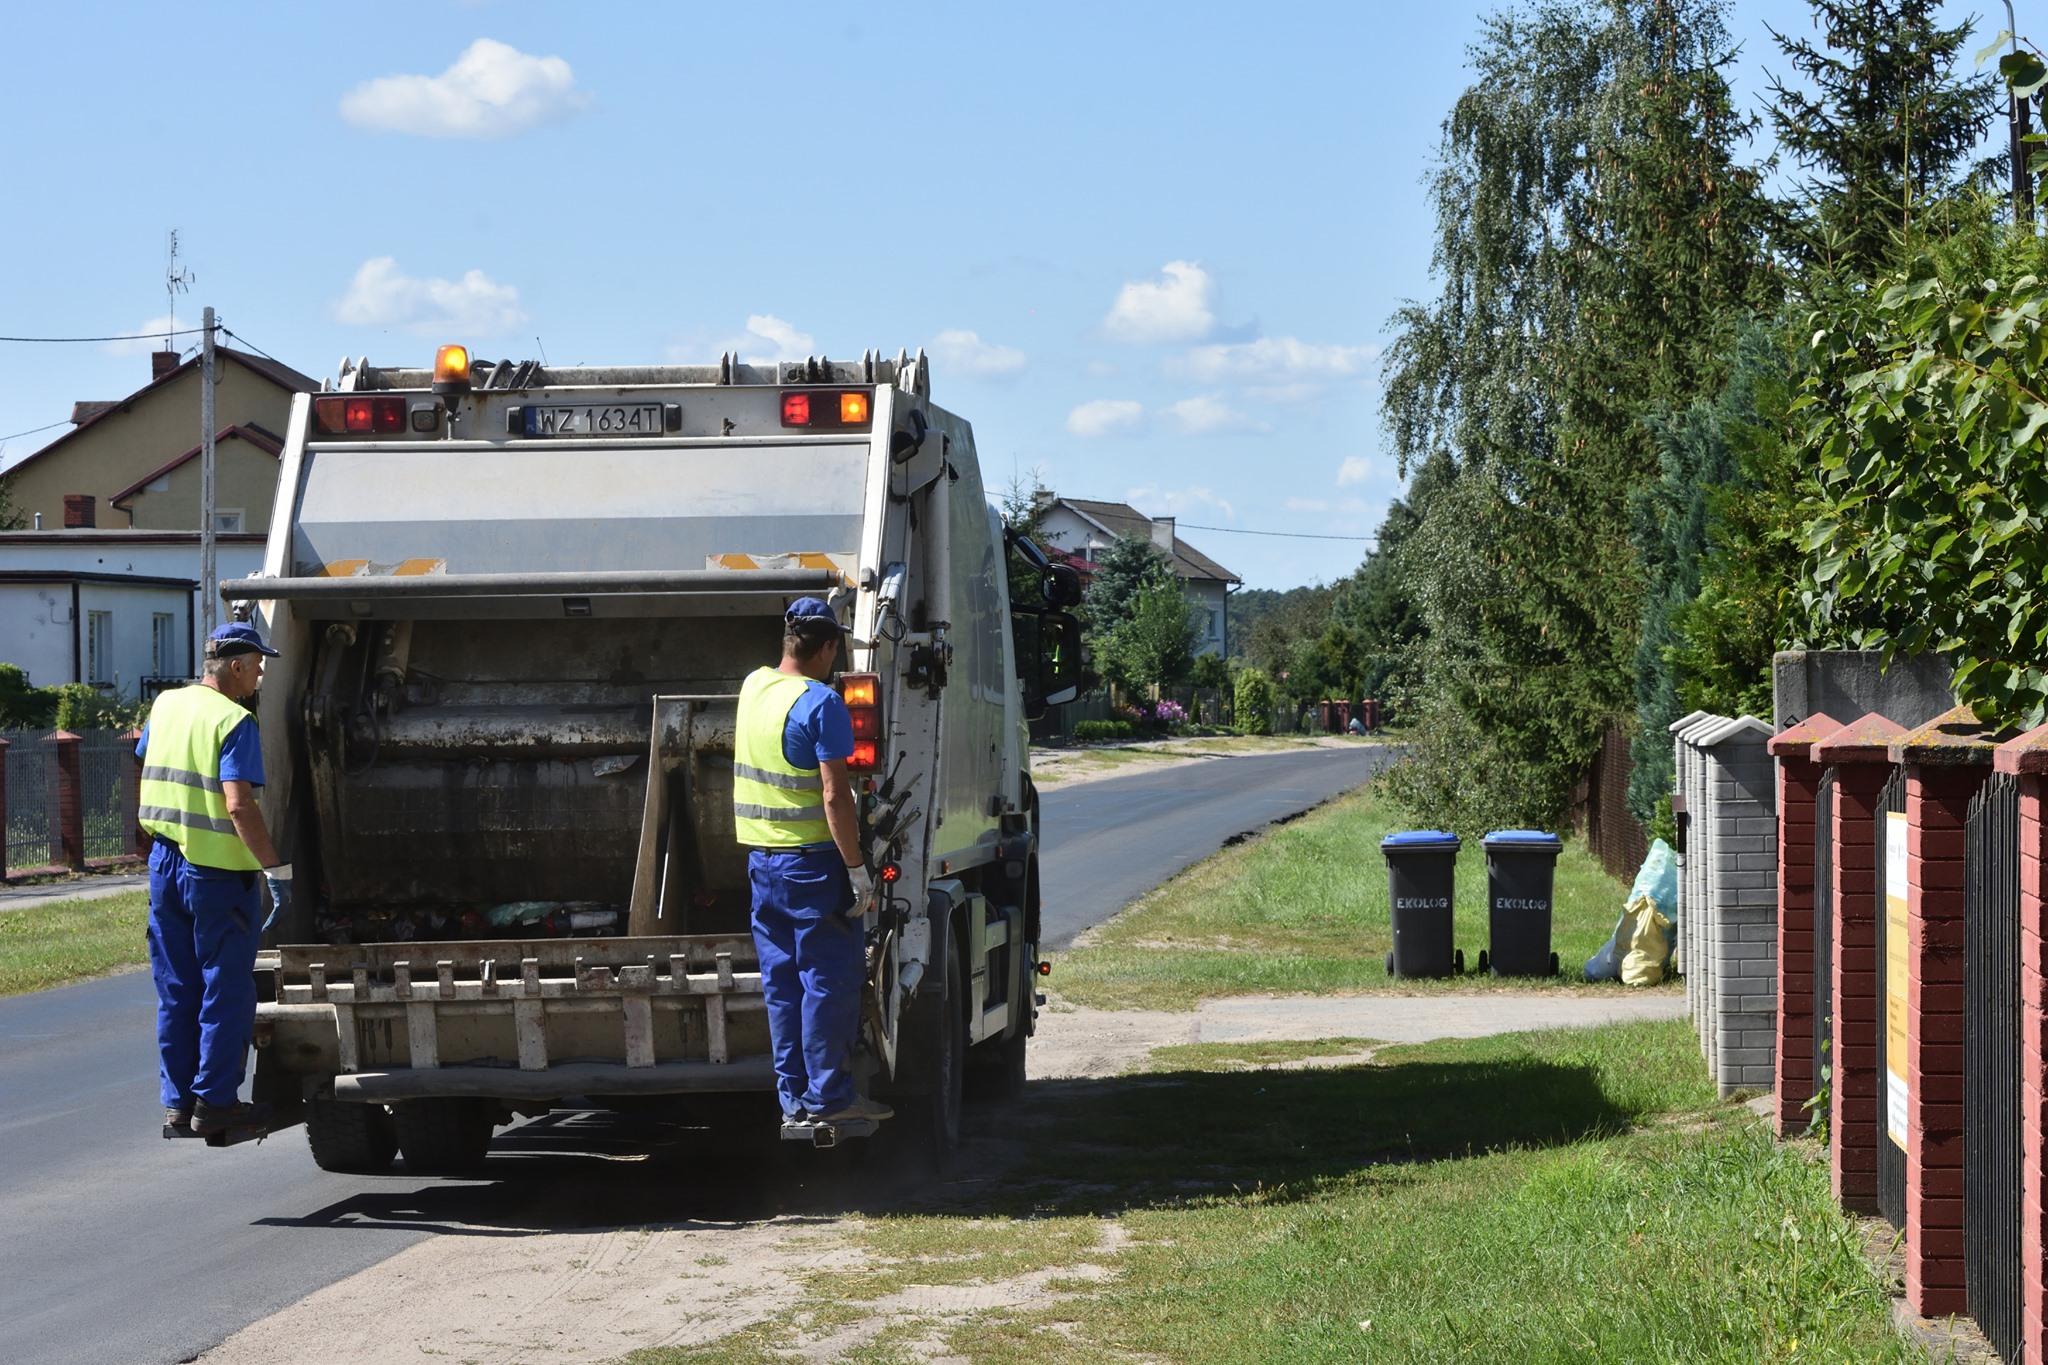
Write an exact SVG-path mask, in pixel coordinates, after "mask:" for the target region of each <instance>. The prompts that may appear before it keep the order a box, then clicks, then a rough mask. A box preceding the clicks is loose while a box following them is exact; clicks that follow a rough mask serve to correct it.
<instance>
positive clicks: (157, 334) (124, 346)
mask: <svg viewBox="0 0 2048 1365" xmlns="http://www.w3.org/2000/svg"><path fill="white" fill-rule="evenodd" d="M199 319H200V312H199V310H198V309H197V308H194V309H193V310H192V311H191V312H190V313H187V314H186V315H185V316H184V317H182V318H178V319H177V320H176V321H173V320H172V319H171V318H170V317H169V316H165V317H160V318H151V319H150V320H149V321H148V322H145V323H143V324H142V325H141V326H140V327H137V328H136V329H135V332H134V334H133V335H132V336H127V337H123V338H122V339H121V340H119V341H103V342H101V343H100V350H101V352H102V353H104V354H106V355H141V354H142V353H143V352H144V351H161V350H162V349H163V348H164V334H165V333H166V332H170V331H174V330H175V331H180V332H182V331H185V330H186V329H188V328H192V327H197V326H198V325H199ZM199 341H200V338H199V337H196V336H182V337H172V338H171V339H170V344H171V345H172V346H174V347H176V348H177V349H178V350H180V351H182V350H184V349H185V348H186V347H188V346H196V345H198V344H199Z"/></svg>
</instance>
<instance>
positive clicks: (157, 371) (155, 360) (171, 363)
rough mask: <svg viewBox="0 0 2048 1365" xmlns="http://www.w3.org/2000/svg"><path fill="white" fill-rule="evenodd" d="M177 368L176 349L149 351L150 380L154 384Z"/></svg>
mask: <svg viewBox="0 0 2048 1365" xmlns="http://www.w3.org/2000/svg"><path fill="white" fill-rule="evenodd" d="M177 368H178V353H177V352H176V351H151V352H150V353H149V380H150V382H151V383H152V384H153V383H155V382H156V381H157V380H159V379H162V378H163V377H164V376H165V375H167V374H169V373H170V372H171V371H172V370H175V369H177Z"/></svg>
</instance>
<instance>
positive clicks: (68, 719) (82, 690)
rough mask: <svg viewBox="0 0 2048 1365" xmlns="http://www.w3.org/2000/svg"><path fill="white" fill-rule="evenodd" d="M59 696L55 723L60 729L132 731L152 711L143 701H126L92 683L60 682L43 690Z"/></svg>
mask: <svg viewBox="0 0 2048 1365" xmlns="http://www.w3.org/2000/svg"><path fill="white" fill-rule="evenodd" d="M43 690H44V691H47V692H54V693H56V696H57V710H56V716H55V718H54V721H53V723H54V724H55V725H56V727H57V728H58V729H59V730H132V729H134V728H135V727H137V726H139V725H141V724H142V720H143V717H144V716H146V715H148V714H149V708H148V706H146V705H144V704H143V703H142V702H139V701H122V700H121V699H120V698H119V697H116V696H110V695H108V694H107V693H105V692H102V691H100V690H99V689H98V688H97V687H94V686H93V685H92V684H90V683H59V684H58V685H57V686H56V687H53V688H45V689H43Z"/></svg>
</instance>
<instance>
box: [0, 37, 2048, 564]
mask: <svg viewBox="0 0 2048 1365" xmlns="http://www.w3.org/2000/svg"><path fill="white" fill-rule="evenodd" d="M1491 8H1493V6H1491V5H1474V4H1467V3H1439V4H1435V5H1414V4H1383V3H1379V2H1378V0H1370V2H1361V3H1352V4H1342V5H1338V4H1309V3H1298V4H1294V5H1283V6H1253V7H1248V6H1244V5H1241V4H1208V3H1180V4H1174V5H1166V4H1142V5H1141V4H1102V3H1096V4H1087V5H1067V4H1040V5H1033V6H1029V7H1024V6H1010V7H998V6H989V5H965V4H961V5H925V4H917V3H900V4H894V5H889V6H882V7H872V8H865V9H858V10H856V9H854V8H852V7H846V6H834V7H826V6H817V5H811V4H806V3H791V4H785V5H782V6H773V7H771V6H761V5H752V6H731V5H718V6H711V5H706V6H698V5H694V4H680V3H678V4H583V5H575V6H562V5H560V4H545V5H544V4H528V3H517V2H515V0H506V2H505V3H433V2H432V0H424V2H422V3H414V4H407V5H398V4H383V3H375V2H374V0H371V2H368V3H360V4H356V5H352V6H344V7H342V8H339V9H336V8H333V7H326V8H320V7H313V6H305V5H277V4H253V3H252V4H228V3H221V4H209V5H205V6H187V7H171V6H164V5H161V4H149V5H139V4H138V5H127V4H118V5H116V4H109V5H71V6H58V5H36V6H17V7H15V8H14V9H12V10H11V11H10V14H9V19H8V39H9V47H10V49H11V50H12V51H14V52H15V53H17V54H20V53H33V54H35V58H34V60H33V61H20V62H17V63H15V64H14V66H13V69H11V70H10V72H9V77H8V80H7V81H6V82H5V84H4V86H0V118H4V120H5V123H6V126H8V127H9V128H11V129H13V130H15V131H14V134H13V136H12V137H11V138H10V141H9V162H10V170H11V176H10V179H11V181H12V183H13V185H14V186H15V188H16V191H17V193H16V196H15V201H14V204H13V208H12V212H10V213H7V214H5V215H0V260H4V262H5V268H4V269H0V334H6V335H33V336H44V335H98V334H104V333H127V332H132V331H138V330H142V329H145V328H160V327H161V326H162V325H163V323H162V319H163V318H164V317H165V316H166V312H167V307H166V295H165V290H164V274H165V265H166V261H165V248H166V236H167V232H168V230H169V229H171V228H176V229H178V231H179V237H180V243H181V247H180V258H181V262H182V264H184V265H185V266H186V267H187V268H189V269H190V271H191V272H192V273H193V274H194V276H196V280H195V282H194V283H193V285H192V287H191V289H190V292H189V293H187V294H185V295H183V296H182V297H180V298H179V299H178V301H177V316H178V319H179V325H181V326H190V325H193V324H194V323H196V321H197V319H198V317H199V310H200V308H201V307H202V306H203V305H205V304H212V305H213V306H214V307H215V308H216V309H218V310H219V312H220V314H221V317H222V320H223V321H224V322H225V324H226V325H227V326H228V327H229V328H231V329H233V330H234V331H235V332H237V333H238V334H240V335H241V336H243V337H245V338H246V339H247V340H248V341H249V342H251V343H253V344H254V345H256V346H259V347H261V348H262V349H264V350H266V351H268V352H269V353H271V354H272V355H275V356H276V357H278V358H279V359H281V360H283V361H285V362H286V363H288V364H291V365H294V366H296V367H297V368H299V369H301V370H304V371H305V372H307V373H308V374H311V375H313V376H314V377H315V378H320V377H324V376H327V375H331V374H332V373H333V372H334V369H335V365H336V362H337V361H338V360H339V358H340V357H341V356H343V355H344V354H347V355H359V354H367V355H368V356H369V357H370V358H371V360H372V361H373V362H378V363H397V362H408V363H424V362H425V361H426V360H427V359H429V358H430V357H431V354H432V350H433V347H434V345H435V344H436V343H438V342H442V341H464V342H468V343H470V344H471V345H473V346H474V347H476V348H477V349H478V350H479V351H480V352H481V353H483V354H486V355H490V356H494V357H495V356H500V355H502V356H509V357H513V358H525V357H528V356H531V355H535V354H538V353H539V352H541V351H543V350H544V352H545V354H546V356H547V358H548V359H550V360H552V361H554V362H555V363H557V364H561V363H578V362H598V361H618V362H635V361H640V362H644V361H649V360H659V359H674V360H695V361H703V360H711V359H715V358H716V357H717V355H718V354H719V353H720V352H721V351H723V350H727V349H734V350H737V351H739V352H740V353H741V354H742V355H744V356H747V357H773V356H778V355H803V354H806V353H823V354H827V355H831V356H835V357H847V356H856V355H858V354H859V353H860V352H861V351H862V350H863V349H864V348H867V347H871V346H872V347H878V348H881V349H883V350H885V351H888V352H891V353H893V352H894V351H895V350H896V349H897V348H898V347H910V348H915V347H917V346H924V347H925V348H926V349H927V350H929V351H930V352H931V353H932V355H933V361H934V363H933V395H934V397H935V398H936V399H937V401H939V402H940V403H941V404H943V405H945V406H947V407H949V408H951V409H953V410H955V411H957V412H960V413H961V414H963V415H964V416H966V417H968V418H969V419H970V420H971V421H973V423H974V425H975V431H976V438H977V443H978V445H979V448H980V451H981V457H982V462H983V466H984V470H985V473H986V476H987V478H988V480H989V483H990V485H991V486H992V487H996V488H1000V487H1001V486H1002V485H1003V484H1005V483H1006V482H1007V481H1009V480H1010V479H1011V478H1012V477H1013V474H1014V475H1019V476H1022V477H1025V478H1027V479H1028V478H1029V477H1030V476H1031V474H1032V472H1033V471H1040V472H1042V474H1043V476H1044V478H1045V480H1046V482H1047V483H1048V484H1049V485H1050V486H1052V487H1053V488H1055V489H1057V490H1058V491H1060V492H1062V493H1066V494H1070V495H1072V496H1076V497H1091V498H1108V499H1119V500H1125V501H1129V502H1132V503H1134V504H1135V505H1136V506H1137V507H1138V508H1139V509H1140V510H1142V511H1145V512H1147V513H1150V514H1152V515H1177V516H1178V517H1180V518H1181V520H1182V522H1183V523H1184V524H1185V525H1187V526H1189V527H1190V528H1192V527H1195V526H1214V527H1222V528H1234V529H1235V530H1259V531H1286V532H1294V533H1298V534H1304V535H1321V536H1366V535H1369V534H1370V533H1371V532H1372V530H1373V529H1374V528H1375V527H1376V525H1377V524H1378V521H1379V518H1380V515H1381V513H1382V511H1383V510H1384V508H1385V506H1386V503H1387V501H1388V499H1389V498H1391V497H1393V496H1395V495H1397V493H1398V491H1399V483H1398V480H1397V479H1396V477H1395V472H1394V469H1393V466H1392V461H1391V460H1390V459H1389V458H1388V457H1387V455H1386V453H1385V449H1384V444H1383V441H1382V438H1381V434H1380V430H1379V421H1378V405H1377V402H1378V395H1377V375H1378V360H1377V354H1378V348H1379V347H1380V346H1381V345H1383V344H1384V342H1385V340H1386V338H1385V335H1384V327H1385V323H1386V320H1387V318H1388V316H1389V315H1390V314H1391V313H1392V312H1393V310H1394V308H1395V307H1396V306H1397V305H1398V304H1399V303H1400V301H1401V300H1402V299H1404V298H1409V297H1421V296H1427V295H1429V294H1430V293H1432V292H1433V288H1432V285H1431V281H1430V279H1429V275H1428V253H1429V231H1430V223H1429V218H1428V213H1427V206H1426V204H1425V202H1424V200H1423V196H1422V190H1421V186H1420V183H1419V182H1420V178H1421V177H1422V175H1423V174H1424V172H1425V171H1426V169H1427V168H1428V165H1429V162H1430V159H1431V157H1432V155H1433V153H1434V150H1435V147H1436V143H1437V130H1438V125H1439V122H1440V121H1441V119H1442V117H1443V115H1444V113H1445V112H1446V111H1447V110H1448V108H1449V106H1450V103H1451V101H1452V100H1453V99H1455V98H1456V96H1457V94H1458V93H1459V91H1460V90H1462V89H1463V88H1464V86H1465V84H1466V83H1467V73H1466V71H1465V70H1464V65H1463V52H1464V48H1465V46H1466V44H1467V43H1468V42H1469V41H1470V40H1471V38H1472V36H1473V34H1474V33H1475V31H1476V29H1477V24H1478V16H1479V15H1480V14H1482V13H1484V12H1485V11H1486V10H1488V9H1491ZM1952 8H1953V11H1954V12H1955V13H1957V14H1968V13H1971V12H1973V11H1972V10H1969V9H1966V8H1964V7H1960V6H1956V7H1952ZM2028 8H2030V7H2029V6H2022V7H2021V16H2020V24H2021V27H2022V29H2025V28H2026V27H2027V25H2028V16H2027V14H2026V10H2027V9H2028ZM1807 13H1808V11H1807V8H1806V6H1805V5H1804V4H1803V3H1798V2H1797V0H1756V2H1755V3H1741V4H1738V5H1737V6H1736V8H1735V11H1734V30H1735V36H1736V38H1737V39H1738V40H1739V41H1740V42H1742V43H1743V44H1744V45H1745V48H1746V53H1745V59H1744V64H1743V68H1742V71H1741V73H1740V80H1741V94H1742V96H1743V98H1745V99H1746V100H1747V99H1751V98H1753V97H1754V95H1755V93H1756V91H1757V89H1758V88H1759V86H1760V84H1761V69H1762V68H1764V67H1767V66H1777V65H1780V64H1781V63H1780V62H1779V60H1778V58H1777V57H1776V53H1775V49H1774V48H1773V47H1772V45H1771V44H1770V42H1769V39H1768V36H1767V35H1766V33H1765V31H1764V24H1765V23H1771V24H1773V25H1775V26H1777V27H1779V28H1780V29H1790V28H1793V27H1795V26H1796V27H1798V28H1800V29H1802V30H1803V29H1804V26H1805V24H1806V22H1807ZM2002 27H2004V23H2003V14H2002V13H2001V14H2000V15H1999V18H1998V21H1997V22H1996V23H1992V24H1989V25H1980V30H1981V31H1982V32H1983V33H1984V34H1985V35H1986V37H1987V38H1988V36H1989V34H1990V33H1992V32H1995V31H1996V30H1997V29H1999V28H2002ZM184 340H186V341H190V340H193V339H192V338H185V339H184ZM159 344H160V343H159ZM148 349H150V343H128V344H115V345H75V346H24V345H7V344H0V436H5V435H11V433H14V432H19V431H25V430H27V429H29V428H33V427H39V426H42V425H44V424H46V423H52V422H59V421H61V420H62V419H63V418H64V417H65V416H66V415H67V414H68V413H69V411H70V406H71V403H72V401H73V400H74V399H83V398H115V397H119V396H121V395H123V394H125V393H127V392H128V391H130V390H132V389H133V388H135V387H138V386H139V385H140V384H141V383H142V382H143V381H144V380H145V379H146V378H147V374H148V362H147V361H146V359H145V358H144V355H143V352H144V351H146V350H148ZM57 434H59V433H58V432H57V431H50V432H40V433H35V434H31V435H25V436H17V437H13V438H12V439H9V440H7V441H6V442H5V443H4V445H0V464H4V463H7V462H11V461H13V460H15V459H18V458H20V457H21V456H23V455H26V454H28V453H29V452H30V451H32V450H34V449H36V448H37V447H38V446H39V445H41V444H42V443H43V442H45V441H47V440H48V439H50V438H51V437H53V436H55V435H57ZM1185 535H1186V538H1187V539H1189V540H1190V541H1192V542H1194V543H1195V544H1196V545H1198V546H1200V547H1201V548H1202V549H1203V550H1205V551H1206V552H1208V553H1209V554H1210V555H1212V556H1213V557H1214V558H1216V559H1218V560H1220V561H1221V562H1223V563H1224V564H1226V565H1228V566H1229V567H1231V568H1232V569H1234V570H1236V571H1237V572H1238V573H1239V574H1241V575H1242V576H1243V578H1244V579H1245V581H1246V584H1247V585H1248V586H1252V587H1271V588H1284V587H1291V586H1294V585H1296V584H1299V583H1305V582H1313V581H1317V580H1328V579H1330V578H1334V577H1336V576H1339V575H1342V574H1344V573H1346V572H1348V571H1349V570H1350V569H1351V568H1353V567H1354V566H1355V565H1356V564H1357V562H1358V560H1359V558H1360V556H1361V555H1362V553H1363V551H1364V548H1365V547H1364V545H1363V544H1362V543H1359V542H1356V541H1344V540H1310V539H1289V538H1278V537H1268V536H1255V535H1242V534H1233V533H1231V532H1230V531H1228V530H1218V531H1207V530H1195V529H1189V530H1187V531H1186V532H1185Z"/></svg>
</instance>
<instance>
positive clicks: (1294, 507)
mask: <svg viewBox="0 0 2048 1365" xmlns="http://www.w3.org/2000/svg"><path fill="white" fill-rule="evenodd" d="M1286 507H1287V510H1288V511H1290V512H1327V511H1329V510H1330V500H1329V499H1328V498H1289V499H1288V500H1287V502H1286Z"/></svg>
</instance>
